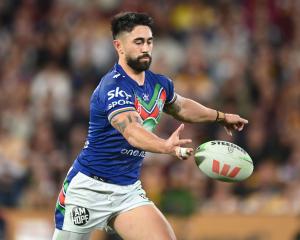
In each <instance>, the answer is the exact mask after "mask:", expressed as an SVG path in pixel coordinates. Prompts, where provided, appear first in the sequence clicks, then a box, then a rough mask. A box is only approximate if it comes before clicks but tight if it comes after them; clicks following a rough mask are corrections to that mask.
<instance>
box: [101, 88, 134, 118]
mask: <svg viewBox="0 0 300 240" xmlns="http://www.w3.org/2000/svg"><path fill="white" fill-rule="evenodd" d="M102 94H105V96H102V97H104V98H105V101H104V107H105V112H106V114H107V118H108V121H109V122H110V121H111V120H112V119H113V117H115V116H116V115H118V114H120V113H122V112H128V111H135V110H136V109H135V106H134V99H135V97H134V93H133V91H132V90H131V89H130V88H128V87H126V86H124V85H121V84H111V85H109V86H107V87H106V88H105V91H104V92H102Z"/></svg>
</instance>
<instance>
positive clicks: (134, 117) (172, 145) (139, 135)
mask: <svg viewBox="0 0 300 240" xmlns="http://www.w3.org/2000/svg"><path fill="white" fill-rule="evenodd" d="M111 125H112V126H113V127H114V128H116V129H117V130H118V131H119V132H120V133H121V134H122V135H123V136H124V138H125V139H126V140H127V141H128V142H129V144H130V145H132V146H134V147H136V148H139V149H142V150H145V151H148V152H155V153H166V154H171V155H174V156H177V157H179V158H181V157H182V156H180V152H179V151H180V146H181V145H183V144H186V143H190V142H191V140H190V139H179V134H180V132H181V131H182V130H183V125H181V126H180V127H179V128H178V129H177V130H176V131H174V133H173V134H172V135H171V136H170V137H169V138H168V139H162V138H160V137H158V136H157V135H155V134H154V133H152V132H150V131H148V130H146V129H145V128H144V127H143V126H142V119H141V117H140V115H139V114H138V113H137V112H135V111H130V112H124V113H120V114H118V115H116V116H115V117H114V118H113V119H112V120H111ZM191 153H192V149H188V153H187V154H189V155H190V154H191Z"/></svg>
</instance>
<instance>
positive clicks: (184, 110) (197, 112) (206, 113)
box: [164, 94, 224, 123]
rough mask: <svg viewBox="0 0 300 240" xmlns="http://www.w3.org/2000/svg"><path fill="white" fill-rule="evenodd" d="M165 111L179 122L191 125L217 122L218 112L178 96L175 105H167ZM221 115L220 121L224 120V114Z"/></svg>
mask: <svg viewBox="0 0 300 240" xmlns="http://www.w3.org/2000/svg"><path fill="white" fill-rule="evenodd" d="M164 111H165V112H166V113H168V114H170V115H172V116H173V117H174V118H176V119H178V120H181V121H184V122H190V123H195V122H209V121H215V120H216V117H217V111H216V110H214V109H211V108H208V107H205V106H203V105H202V104H200V103H197V102H195V101H194V100H191V99H188V98H184V97H182V96H180V95H178V94H177V98H176V101H175V102H174V103H172V104H170V105H165V108H164ZM219 114H220V116H219V119H224V113H222V112H219Z"/></svg>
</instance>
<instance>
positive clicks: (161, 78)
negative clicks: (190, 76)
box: [147, 70, 172, 82]
mask: <svg viewBox="0 0 300 240" xmlns="http://www.w3.org/2000/svg"><path fill="white" fill-rule="evenodd" d="M147 74H148V75H149V76H150V77H151V78H155V79H157V80H158V81H161V82H172V80H171V79H170V78H169V77H167V76H165V75H163V74H160V73H154V72H152V71H150V70H148V71H147Z"/></svg>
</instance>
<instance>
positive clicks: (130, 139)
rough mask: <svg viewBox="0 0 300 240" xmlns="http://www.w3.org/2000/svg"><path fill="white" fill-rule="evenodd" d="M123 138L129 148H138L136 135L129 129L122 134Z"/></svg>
mask: <svg viewBox="0 0 300 240" xmlns="http://www.w3.org/2000/svg"><path fill="white" fill-rule="evenodd" d="M123 137H124V138H125V139H126V140H127V142H128V143H129V144H130V145H131V146H133V147H136V148H138V147H139V144H138V141H137V139H136V134H135V133H134V131H130V130H129V129H126V130H125V131H124V133H123Z"/></svg>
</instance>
